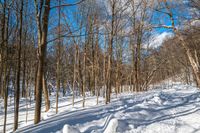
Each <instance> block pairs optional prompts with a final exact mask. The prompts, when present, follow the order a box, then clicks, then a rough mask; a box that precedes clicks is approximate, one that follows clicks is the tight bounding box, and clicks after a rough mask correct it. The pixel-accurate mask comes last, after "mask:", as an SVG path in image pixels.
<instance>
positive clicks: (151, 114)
mask: <svg viewBox="0 0 200 133" xmlns="http://www.w3.org/2000/svg"><path fill="white" fill-rule="evenodd" d="M156 88H158V89H154V90H150V91H148V92H142V93H134V94H132V93H130V92H129V93H123V94H121V95H119V96H118V97H117V98H116V96H115V95H113V96H112V102H111V103H110V104H108V105H105V104H104V99H103V98H102V97H101V98H100V99H99V101H100V103H99V105H96V97H87V100H86V107H85V108H82V101H81V100H82V99H81V98H77V99H76V102H75V106H74V107H72V105H71V101H72V100H71V97H69V96H68V97H62V98H60V102H59V113H58V114H57V115H56V114H55V102H54V101H55V99H53V98H52V99H51V103H52V108H51V110H50V111H49V112H47V113H45V112H44V105H43V113H42V118H43V120H42V121H41V122H40V123H39V124H38V125H33V115H34V104H32V105H31V106H30V107H29V112H28V122H27V123H26V121H25V120H26V106H25V104H26V102H25V100H22V101H21V105H20V114H19V124H20V125H19V126H20V128H19V129H18V130H17V133H32V132H33V133H62V132H63V133H80V132H83V133H91V132H92V133H115V132H119V133H198V132H199V133H200V110H199V109H200V90H198V88H195V87H193V86H189V85H184V84H181V83H173V85H171V84H170V85H162V87H161V86H160V87H156ZM23 101H24V102H23ZM9 104H10V106H9V108H8V124H7V129H8V130H10V131H12V127H13V103H12V102H11V103H9ZM0 119H1V121H0V132H1V131H2V129H3V104H2V102H1V112H0Z"/></svg>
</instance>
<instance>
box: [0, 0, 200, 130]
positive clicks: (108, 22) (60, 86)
mask: <svg viewBox="0 0 200 133" xmlns="http://www.w3.org/2000/svg"><path fill="white" fill-rule="evenodd" d="M199 10H200V2H199V1H198V0H187V2H182V1H178V0H177V1H176V0H175V1H171V0H169V1H168V0H159V1H157V0H105V1H104V0H71V1H67V0H1V1H0V32H1V34H0V99H2V100H1V101H2V102H3V103H4V107H3V109H4V110H3V112H4V118H3V119H4V126H3V132H4V133H5V132H6V130H7V129H6V125H7V124H6V123H7V112H8V110H7V107H8V106H11V104H10V103H9V98H10V99H14V104H13V105H12V106H13V108H14V112H13V114H14V117H13V123H12V125H13V131H16V130H17V129H18V127H19V126H18V124H19V111H20V100H23V99H26V118H27V119H28V115H29V106H30V105H31V104H35V105H34V106H35V107H34V110H35V111H34V124H38V123H39V122H40V121H41V120H42V118H41V110H42V109H41V107H42V104H45V112H48V111H49V110H50V109H51V108H52V106H53V105H52V104H51V102H52V101H51V100H50V97H55V99H56V105H55V106H56V107H55V108H53V109H54V110H55V111H56V114H57V113H59V98H60V97H64V96H66V97H72V101H71V104H72V105H73V106H74V105H75V104H76V102H75V99H76V98H78V97H81V98H82V101H81V102H82V107H85V105H86V100H85V99H86V98H87V97H88V96H95V97H96V104H97V105H98V104H99V97H103V98H104V99H105V104H109V103H110V102H111V101H112V95H116V97H117V96H118V95H120V94H121V93H123V92H129V93H138V92H144V91H148V89H149V86H150V85H154V84H157V83H159V82H161V81H163V80H166V79H168V78H171V77H176V76H178V77H180V78H181V80H182V81H183V82H185V83H186V84H192V83H193V82H194V83H196V86H197V87H200V63H199V62H200V45H199V44H200V14H199ZM163 33H166V34H167V35H166V36H165V38H164V39H162V40H159V41H158V42H156V40H155V38H156V37H155V36H156V35H162V34H163Z"/></svg>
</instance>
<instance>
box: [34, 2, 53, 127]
mask: <svg viewBox="0 0 200 133" xmlns="http://www.w3.org/2000/svg"><path fill="white" fill-rule="evenodd" d="M35 5H36V15H38V14H39V12H38V11H37V10H38V3H37V1H36V0H35ZM44 5H45V6H44ZM44 5H42V7H41V9H40V10H44V12H43V15H42V16H37V25H38V72H37V84H36V102H35V118H34V123H35V124H37V123H39V122H40V118H41V101H42V87H43V86H42V76H43V73H44V59H45V56H46V47H47V33H48V21H49V11H50V0H45V2H44ZM43 8H44V9H43ZM40 15H41V14H40ZM41 21H42V22H41ZM41 25H42V26H41Z"/></svg>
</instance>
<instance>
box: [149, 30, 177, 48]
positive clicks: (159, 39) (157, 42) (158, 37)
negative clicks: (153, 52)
mask: <svg viewBox="0 0 200 133" xmlns="http://www.w3.org/2000/svg"><path fill="white" fill-rule="evenodd" d="M171 37H173V33H171V32H163V33H161V34H155V35H154V36H153V37H152V39H151V41H150V44H149V47H151V48H157V47H159V46H161V45H162V44H163V42H164V41H165V40H166V39H168V38H171Z"/></svg>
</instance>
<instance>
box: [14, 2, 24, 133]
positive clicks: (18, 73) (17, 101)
mask: <svg viewBox="0 0 200 133" xmlns="http://www.w3.org/2000/svg"><path fill="white" fill-rule="evenodd" d="M23 6H24V3H23V0H22V1H21V9H20V27H19V44H18V63H17V88H16V90H15V104H16V105H15V117H14V131H15V130H17V128H18V114H19V96H20V72H21V45H22V25H23V23H22V22H23Z"/></svg>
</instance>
